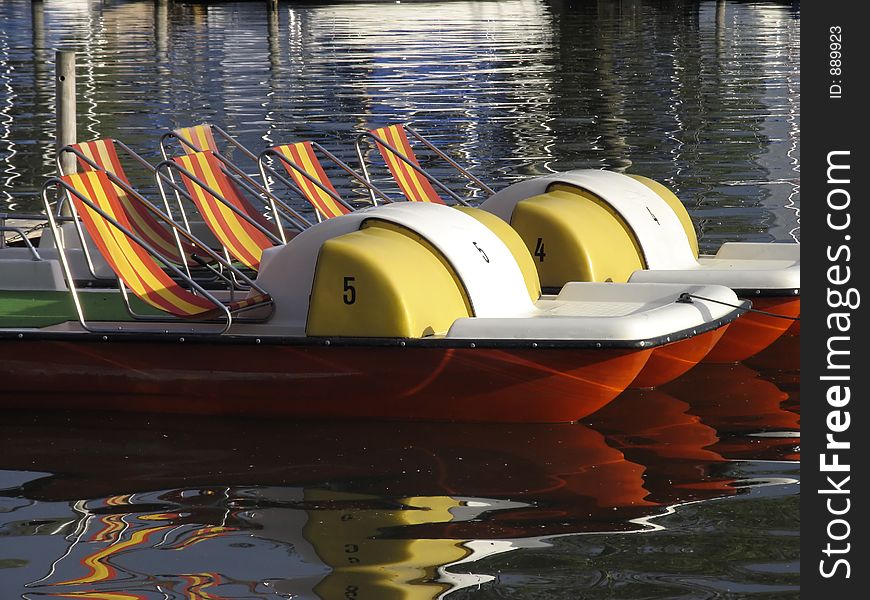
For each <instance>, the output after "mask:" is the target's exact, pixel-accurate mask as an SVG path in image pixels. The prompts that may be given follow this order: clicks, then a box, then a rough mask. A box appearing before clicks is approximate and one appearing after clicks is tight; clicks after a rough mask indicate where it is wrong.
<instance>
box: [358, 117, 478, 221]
mask: <svg viewBox="0 0 870 600" xmlns="http://www.w3.org/2000/svg"><path fill="white" fill-rule="evenodd" d="M401 127H402V128H403V129H404V130H405V131H406V132H407V133H410V134H411V136H412V137H413V138H414V139H416V140H417V141H419V142H420V143H422V144H423V145H424V146H426V148H428V149H429V150H430V151H432V152H433V153H434V154H435V155H436V156H438V157H439V158H441V159H442V160H444V161H445V162H447V164H449V165H450V166H451V167H453V168H454V169H455V170H457V171H458V172H459V173H460V174H461V175H462V176H464V177H465V178H466V179H468V180H469V181H471V182H472V183H474V184H475V185H477V186H478V187H479V188H480V189H481V190H483V191H484V192H486V193H487V194H489V195H490V196H491V195H492V194H494V193H495V191H494V190H493V189H492V188H491V187H489V186H488V185H486V184H485V183H484V182H483V181H481V180H480V179H479V178H478V177H476V176H475V175H473V174H472V173H471V172H469V171H468V170H467V169H466V168H464V167H463V166H462V165H460V164H459V163H457V162H456V161H455V160H453V159H452V158H450V157H449V156H448V155H447V154H445V153H444V152H443V151H441V150H439V149H438V148H437V147H436V146H435V145H434V144H432V142H430V141H429V140H427V139H426V138H425V137H423V136H422V135H420V134H419V133H417V131H415V130H414V129H412V128H411V127H409V126H408V125H402V126H401ZM366 139H370V140H374V141H375V142H377V143H378V144H381V145H382V146H383V147H384V148H386V149H387V150H389V151H390V153H391V154H392V155H394V156H395V157H396V158H398V159H399V160H401V161H402V162H404V163H405V164H406V165H408V166H409V167H411V168H412V169H414V171H416V172H417V173H419V174H420V175H422V176H423V177H425V178H426V179H428V180H429V181H430V182H431V183H433V184H434V185H436V186H438V188H440V189H441V191H443V192H444V193H446V194H447V195H449V196H450V197H451V198H453V199H454V200H455V201H457V202H459V203H460V204H462V205H463V206H470V205H469V203H468V202H467V201H465V199H463V198H461V197H460V196H459V195H458V194H457V193H456V192H454V191H453V190H451V189H450V188H448V187H447V186H446V185H445V184H444V183H442V182H441V181H440V180H438V179H437V178H436V177H435V176H434V175H432V174H430V173H428V172H427V171H426V170H424V169H423V168H422V167H420V166H419V165H418V164H416V163H415V162H414V161H412V160H411V159H409V158H408V157H407V156H405V155H404V154H403V153H402V152H400V151H399V150H398V149H397V148H396V147H394V146H393V145H392V144H390V143H389V142H387V141H386V140H385V139H383V138H381V137H379V136H376V135H375V134H373V133H372V132H370V131H366V132H363V133H361V134H359V135H358V136H357V138H356V143H355V146H356V154H357V156H358V157H359V161H360V164H361V165H362V170H363V174H364V175H365V177H366V179H367V180H369V181H371V177H370V176H369V173H368V168H367V167H366V161H365V154H364V152H363V149H362V142H363V141H364V140H366Z"/></svg>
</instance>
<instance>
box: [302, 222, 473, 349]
mask: <svg viewBox="0 0 870 600" xmlns="http://www.w3.org/2000/svg"><path fill="white" fill-rule="evenodd" d="M470 306H471V305H470V303H469V302H468V297H467V294H466V293H465V290H464V288H463V286H462V283H461V282H460V281H459V279H458V277H457V276H456V274H455V273H454V272H453V269H452V268H451V267H450V265H449V264H448V263H447V262H446V261H445V260H444V259H443V257H442V256H441V254H440V253H439V252H438V251H437V250H436V249H435V248H433V247H432V246H431V245H429V244H428V243H427V242H426V240H424V239H422V238H421V237H420V236H418V235H417V234H415V233H414V232H412V231H410V230H408V229H406V228H404V227H401V226H399V225H395V224H392V223H387V222H384V221H378V220H376V219H369V220H367V221H365V222H364V223H363V226H362V228H361V229H360V230H359V231H354V232H353V233H348V234H345V235H342V236H339V237H336V238H332V239H330V240H327V241H326V242H324V243H323V246H322V247H321V249H320V253H319V255H318V258H317V267H316V269H315V272H314V283H313V286H312V289H311V300H310V303H309V307H308V321H307V326H306V333H307V334H308V335H311V336H350V337H353V336H364V337H401V338H420V337H425V336H428V335H432V334H436V333H445V332H446V331H447V330H448V329H449V328H450V326H451V325H452V324H453V322H454V321H455V320H456V319H459V318H461V317H470V316H473V314H472V310H471V308H470Z"/></svg>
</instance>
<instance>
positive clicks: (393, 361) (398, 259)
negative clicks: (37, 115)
mask: <svg viewBox="0 0 870 600" xmlns="http://www.w3.org/2000/svg"><path fill="white" fill-rule="evenodd" d="M72 237H73V236H67V239H71V238H72ZM69 245H72V243H71V242H70V243H69ZM10 250H11V249H10ZM47 255H48V254H47ZM43 260H45V261H50V260H52V259H49V258H43ZM9 264H11V262H10V263H9ZM70 264H72V263H71V262H70ZM43 271H45V272H48V273H53V274H54V275H53V282H54V283H53V284H52V283H49V284H47V285H38V284H37V283H36V282H33V283H31V284H30V285H29V286H28V285H26V284H24V283H22V282H21V281H19V282H18V284H17V287H18V288H19V290H18V291H17V292H12V291H9V290H7V292H3V293H4V294H6V295H7V297H9V295H10V294H13V293H15V294H18V296H17V297H19V298H21V297H22V294H23V295H24V296H26V297H29V298H31V299H32V302H33V305H34V306H36V305H37V304H39V302H40V301H41V300H40V299H41V298H42V299H43V300H44V298H45V295H46V294H48V295H51V294H54V295H55V296H54V297H55V299H56V297H57V294H59V293H68V292H66V289H65V288H64V289H60V285H63V280H64V279H68V278H70V277H72V278H73V279H74V280H75V275H73V274H72V273H70V274H69V275H66V276H64V277H62V278H61V281H58V280H57V278H58V276H57V273H58V267H57V265H54V267H53V268H46V269H43ZM10 272H11V270H10ZM17 272H18V273H19V274H22V273H24V271H23V270H21V269H19V270H18V271H17ZM34 272H35V271H34ZM256 284H257V286H258V287H260V288H262V289H264V290H266V291H267V292H268V294H269V295H270V296H271V300H272V306H271V307H269V308H270V310H271V311H272V312H271V315H270V316H269V314H268V312H266V313H265V314H266V316H265V317H264V318H263V322H259V323H255V322H245V321H243V320H235V319H234V320H232V322H231V323H226V322H224V323H220V322H218V323H216V322H214V321H211V322H190V321H178V320H174V321H167V320H165V319H164V321H163V322H160V323H155V322H153V321H134V320H132V319H130V318H127V319H123V320H120V319H116V318H115V317H112V318H111V319H112V320H106V319H105V318H102V319H101V317H100V314H99V313H100V312H101V311H100V309H99V308H96V309H94V307H95V306H97V307H99V306H100V305H104V306H108V305H109V304H110V303H111V300H112V299H113V298H112V297H114V300H116V301H117V302H120V292H118V291H109V290H105V289H104V290H100V289H98V288H90V289H80V290H79V291H78V292H77V295H78V297H79V298H80V302H81V304H82V306H86V307H89V309H91V310H92V313H91V314H88V315H83V314H82V315H81V317H80V319H79V322H77V321H76V320H75V317H73V318H72V319H64V318H58V319H57V322H54V323H41V324H40V325H38V326H37V325H36V324H33V325H32V326H30V327H14V326H9V325H10V324H9V322H8V318H7V319H6V320H5V322H4V324H5V325H6V326H5V327H4V328H2V329H0V365H2V366H0V375H2V376H0V405H2V406H4V407H6V408H9V407H27V408H56V409H72V408H75V409H93V410H130V411H148V412H161V413H196V414H207V413H208V414H238V415H251V416H273V417H317V418H320V417H328V418H336V417H338V418H350V419H357V418H378V419H384V418H385V419H423V420H440V421H500V422H568V421H575V420H577V419H580V418H582V417H584V416H586V415H588V414H590V413H592V412H594V411H595V410H597V409H599V408H600V407H602V406H604V405H605V404H607V403H608V402H609V401H610V400H612V399H613V398H614V397H616V396H617V395H618V394H619V393H620V392H622V391H623V390H624V389H625V388H626V387H628V386H629V385H632V383H633V382H637V381H639V382H641V383H642V384H645V385H646V384H648V382H649V381H656V382H658V381H665V380H670V379H673V378H674V377H676V376H677V375H679V374H680V373H682V372H684V371H685V370H686V369H688V368H689V367H691V366H692V365H694V364H695V363H697V361H698V360H700V358H701V357H702V356H703V354H705V353H706V352H707V351H709V349H710V348H711V347H712V346H713V345H714V344H715V342H716V341H717V340H718V339H719V338H720V337H721V336H722V334H723V333H724V331H725V329H726V328H727V327H728V326H729V324H730V323H731V322H732V321H734V320H735V319H736V318H737V317H738V316H739V315H740V314H741V313H743V312H745V310H746V307H747V306H748V304H749V303H747V302H743V303H741V302H740V301H738V299H737V297H736V295H735V294H734V293H733V292H732V291H731V290H729V289H727V288H725V287H722V286H714V285H696V284H661V283H644V284H632V285H626V284H618V283H569V284H567V285H565V286H564V287H563V288H562V289H561V291H560V292H559V293H558V294H555V295H541V291H540V290H541V288H540V282H539V279H538V274H537V271H536V270H535V268H534V265H533V263H532V257H531V256H530V255H529V253H528V251H527V250H526V248H525V246H524V244H523V243H522V240H521V239H520V238H519V236H518V235H517V234H516V232H514V231H513V230H512V229H511V228H510V227H508V226H507V225H506V224H505V223H504V222H502V221H501V220H499V219H497V218H495V217H493V216H492V215H490V214H489V213H486V212H484V211H481V210H478V209H463V210H456V209H453V208H449V207H446V206H438V205H431V204H418V203H397V204H392V205H387V206H380V207H375V208H371V209H365V210H360V211H356V212H354V213H351V214H349V215H345V216H342V217H338V218H334V219H330V220H328V221H324V222H322V223H319V224H317V225H315V226H313V227H311V228H310V229H307V230H305V231H303V232H302V233H300V234H299V235H297V236H296V237H294V238H293V239H291V240H290V241H289V242H288V243H287V244H286V245H282V246H278V247H274V248H270V249H267V250H266V251H265V252H264V253H263V258H262V263H261V268H260V271H259V273H258V275H257V278H256ZM7 287H15V286H7ZM22 288H24V289H23V290H22ZM38 288H41V290H42V291H37V289H38ZM28 289H30V290H33V291H27V290H28ZM687 293H688V294H692V295H697V296H701V297H704V298H710V299H713V300H716V301H715V302H711V301H707V300H688V301H686V298H685V296H684V294H687ZM215 294H217V292H215ZM89 296H91V297H90V298H89ZM723 303H724V304H723ZM727 305H739V306H741V308H732V307H731V306H727ZM104 310H105V309H104ZM258 310H260V309H255V310H254V311H252V313H251V314H252V316H254V317H256V316H257V311H258ZM19 312H20V314H22V315H26V311H19ZM104 314H105V313H104ZM224 329H225V331H224ZM673 357H677V359H674V358H673ZM675 365H676V366H675ZM119 391H123V393H124V397H125V398H127V401H125V402H118V401H117V397H118V396H117V393H118V392H119ZM131 395H132V397H135V398H136V400H135V401H133V402H131V401H130V400H129V399H130V398H131Z"/></svg>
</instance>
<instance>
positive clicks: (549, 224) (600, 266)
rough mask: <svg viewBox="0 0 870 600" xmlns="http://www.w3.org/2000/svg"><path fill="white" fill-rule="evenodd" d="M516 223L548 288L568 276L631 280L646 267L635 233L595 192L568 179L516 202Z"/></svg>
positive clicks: (569, 278)
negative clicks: (585, 189)
mask: <svg viewBox="0 0 870 600" xmlns="http://www.w3.org/2000/svg"><path fill="white" fill-rule="evenodd" d="M511 227H513V228H514V229H515V230H516V231H517V233H519V234H520V237H521V238H522V239H523V241H524V242H525V244H526V247H527V248H528V250H529V252H530V253H531V255H532V259H533V260H534V264H535V267H536V268H537V270H538V275H539V276H540V280H541V285H542V286H543V287H544V288H561V287H562V286H563V285H565V284H566V283H568V282H570V281H599V282H600V281H617V282H624V281H628V278H629V277H630V276H631V274H632V273H633V272H634V271H637V270H638V269H643V268H644V267H645V264H644V262H643V254H642V252H641V250H640V248H639V246H638V244H637V241H636V239H635V237H634V234H633V233H632V232H631V230H630V229H629V227H628V226H627V225H626V224H625V222H624V221H623V220H622V219H621V218H620V217H619V215H617V214H616V213H615V212H614V211H613V209H612V208H610V207H609V206H608V205H607V204H606V203H605V202H603V201H602V200H601V199H600V198H598V197H596V196H595V195H593V194H591V193H589V192H586V191H584V190H581V189H578V188H574V187H570V186H567V185H555V186H553V187H552V188H551V190H550V191H548V192H547V193H545V194H540V195H538V196H532V197H531V198H526V199H525V200H521V201H520V202H518V203H517V205H516V207H515V208H514V211H513V214H512V215H511Z"/></svg>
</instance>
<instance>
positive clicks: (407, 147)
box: [370, 125, 444, 204]
mask: <svg viewBox="0 0 870 600" xmlns="http://www.w3.org/2000/svg"><path fill="white" fill-rule="evenodd" d="M370 133H371V134H372V135H374V136H375V137H379V138H381V139H382V140H384V141H385V142H387V143H388V144H389V145H390V146H392V147H393V148H395V149H396V150H398V151H399V152H401V153H402V154H404V155H405V158H407V159H408V160H409V161H410V162H412V163H414V165H416V166H420V162H419V161H418V160H417V156H416V155H415V154H414V150H413V149H412V148H411V143H410V142H409V141H408V136H407V134H406V133H405V128H404V127H403V126H402V125H390V126H389V127H381V128H380V129H374V130H372V131H371V132H370ZM377 146H378V150H380V151H381V156H383V157H384V161H385V162H386V163H387V166H388V167H389V169H390V173H392V174H393V179H395V180H396V183H397V184H398V185H399V188H400V189H401V190H402V193H403V194H405V197H406V198H407V199H408V200H410V201H411V202H433V203H435V204H444V200H442V199H441V196H439V195H438V192H436V191H435V188H433V187H432V184H431V183H430V182H429V180H428V179H426V177H424V176H423V175H421V174H420V173H418V172H417V171H415V170H414V169H413V168H411V167H410V166H409V165H408V164H407V163H405V162H404V161H403V160H402V159H400V158H398V157H397V156H396V155H395V154H393V153H392V152H391V151H390V150H389V149H388V148H386V147H384V145H383V144H381V143H377Z"/></svg>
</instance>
